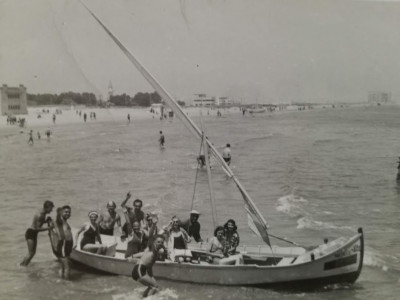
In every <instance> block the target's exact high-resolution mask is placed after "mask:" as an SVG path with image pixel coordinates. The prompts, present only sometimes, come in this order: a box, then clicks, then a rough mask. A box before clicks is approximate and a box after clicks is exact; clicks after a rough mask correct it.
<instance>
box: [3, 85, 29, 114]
mask: <svg viewBox="0 0 400 300" xmlns="http://www.w3.org/2000/svg"><path fill="white" fill-rule="evenodd" d="M0 92H1V93H0V94H1V96H0V108H1V115H3V116H4V115H26V114H28V109H27V96H26V87H24V86H23V85H22V84H21V85H20V86H19V87H8V86H7V85H5V84H3V86H2V87H0Z"/></svg>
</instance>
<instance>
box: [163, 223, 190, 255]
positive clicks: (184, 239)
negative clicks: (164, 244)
mask: <svg viewBox="0 0 400 300" xmlns="http://www.w3.org/2000/svg"><path fill="white" fill-rule="evenodd" d="M170 224H171V225H170V229H169V232H168V254H169V258H170V259H171V260H172V261H177V262H183V261H188V262H189V261H190V260H191V259H192V253H191V251H190V250H188V249H187V243H190V241H191V239H190V237H189V235H188V233H187V232H186V231H185V229H183V228H181V227H180V220H179V219H178V218H177V217H173V218H172V223H170Z"/></svg>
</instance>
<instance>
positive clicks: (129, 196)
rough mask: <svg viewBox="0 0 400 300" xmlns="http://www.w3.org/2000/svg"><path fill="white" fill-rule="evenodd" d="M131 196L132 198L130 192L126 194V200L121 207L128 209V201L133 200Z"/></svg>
mask: <svg viewBox="0 0 400 300" xmlns="http://www.w3.org/2000/svg"><path fill="white" fill-rule="evenodd" d="M131 196H132V195H131V192H128V194H126V198H125V200H124V201H122V203H121V207H122V208H124V209H126V202H128V200H129V199H130V198H131Z"/></svg>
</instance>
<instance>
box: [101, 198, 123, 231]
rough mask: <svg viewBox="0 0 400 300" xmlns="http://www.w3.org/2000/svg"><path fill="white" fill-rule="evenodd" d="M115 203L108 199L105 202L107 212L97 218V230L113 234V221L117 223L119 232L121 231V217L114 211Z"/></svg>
mask: <svg viewBox="0 0 400 300" xmlns="http://www.w3.org/2000/svg"><path fill="white" fill-rule="evenodd" d="M116 207H117V205H116V204H115V202H114V201H109V202H108V203H107V212H104V213H102V214H101V215H100V218H99V223H98V224H99V232H100V234H105V235H114V226H115V223H117V225H118V229H119V232H120V233H122V231H121V217H120V216H119V215H118V214H117V213H116V211H115V209H116Z"/></svg>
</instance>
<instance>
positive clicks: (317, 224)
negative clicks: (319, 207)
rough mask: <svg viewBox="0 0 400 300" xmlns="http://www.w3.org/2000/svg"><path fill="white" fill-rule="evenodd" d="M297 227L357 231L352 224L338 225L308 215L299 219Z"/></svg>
mask: <svg viewBox="0 0 400 300" xmlns="http://www.w3.org/2000/svg"><path fill="white" fill-rule="evenodd" d="M297 229H314V230H325V229H331V230H332V229H335V230H343V231H351V232H355V228H353V227H351V226H337V225H335V224H332V223H329V222H322V221H317V220H314V219H313V218H312V217H311V216H306V217H302V218H300V219H298V220H297Z"/></svg>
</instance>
